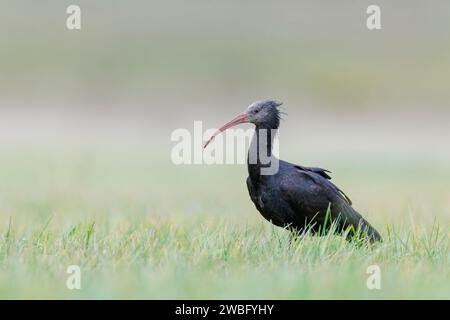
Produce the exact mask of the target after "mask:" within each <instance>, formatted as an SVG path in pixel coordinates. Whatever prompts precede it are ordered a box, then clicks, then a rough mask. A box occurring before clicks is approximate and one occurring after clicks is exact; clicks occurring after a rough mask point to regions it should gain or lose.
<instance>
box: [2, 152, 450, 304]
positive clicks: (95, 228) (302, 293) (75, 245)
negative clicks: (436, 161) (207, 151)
mask: <svg viewBox="0 0 450 320" xmlns="http://www.w3.org/2000/svg"><path fill="white" fill-rule="evenodd" d="M149 157H151V156H150V155H145V154H138V155H111V154H109V155H105V156H98V155H95V154H84V155H75V154H68V155H60V154H56V155H55V154H46V155H42V154H41V155H39V154H12V155H11V154H10V155H7V154H2V156H1V160H2V161H1V175H2V177H3V178H2V181H1V182H0V298H7V299H13V298H157V299H160V298H189V299H191V298H192V299H195V298H204V299H216V298H242V299H250V298H252V299H253V298H261V299H264V298H274V299H310V298H325V299H329V298H343V299H347V298H356V299H370V298H375V299H382V298H387V299H390V298H401V299H403V298H413V299H418V298H441V299H444V298H449V297H450V268H449V263H450V254H449V252H450V250H449V249H450V242H449V233H448V230H449V229H448V222H449V220H448V214H449V212H450V211H449V208H450V206H449V203H448V202H447V199H448V197H447V193H446V192H447V191H445V189H443V188H442V185H441V183H442V184H444V183H445V181H440V180H438V179H437V177H439V176H441V173H442V172H441V171H439V170H440V169H439V168H436V167H435V168H434V170H435V171H436V175H432V176H431V177H430V175H429V174H428V175H427V177H428V179H431V180H430V181H427V180H426V179H425V176H422V177H421V176H420V172H421V170H417V169H418V168H417V167H414V165H413V164H411V167H410V171H408V174H407V175H406V174H405V179H402V178H401V177H402V176H396V177H395V179H392V176H391V175H390V174H389V173H390V171H389V169H383V168H380V167H378V170H379V171H378V172H377V178H378V180H377V179H376V178H375V177H374V178H373V179H370V177H369V178H367V177H366V179H365V180H366V183H367V181H371V184H372V187H374V188H376V187H377V185H378V187H380V188H381V187H382V186H386V185H387V184H389V183H391V184H393V183H394V180H395V183H396V184H397V185H398V186H401V185H403V186H405V188H404V189H403V190H402V189H398V190H399V191H398V192H397V194H396V195H395V197H394V198H396V199H397V201H396V202H395V203H394V202H391V201H392V200H391V199H392V197H393V195H392V194H390V193H389V192H388V191H389V190H390V189H389V188H385V190H387V191H386V192H385V193H384V194H383V193H379V194H377V195H376V197H377V198H378V199H384V202H383V201H379V202H378V203H377V204H373V202H371V201H372V200H373V199H369V196H367V195H366V197H367V198H364V197H360V198H359V199H355V197H353V200H354V202H357V203H359V205H358V206H367V207H368V208H370V209H371V210H372V209H373V210H377V214H370V213H369V214H365V216H368V219H369V220H370V221H371V222H372V224H373V225H375V226H377V227H378V228H379V229H380V231H381V233H382V234H383V237H384V239H385V241H384V242H383V243H381V244H377V245H374V246H362V247H361V246H357V245H355V244H352V243H349V242H347V241H345V240H344V239H343V238H342V237H338V236H333V235H328V236H325V237H312V236H306V237H305V238H304V239H303V240H302V241H296V242H294V243H292V244H291V243H290V238H289V234H288V233H287V232H285V231H284V230H282V229H279V228H276V227H273V226H271V225H270V224H269V223H267V222H266V221H264V220H263V219H262V218H261V217H260V216H259V214H258V213H257V212H256V210H255V209H254V208H253V207H252V205H251V203H250V200H249V199H248V195H247V194H246V190H245V185H244V176H245V169H243V168H242V167H239V166H232V167H225V166H224V167H217V166H215V167H202V166H198V167H173V166H171V165H169V164H163V163H164V162H158V163H156V164H155V161H153V163H152V162H151V161H149V160H150V159H149ZM394 169H395V168H394ZM342 172H344V173H346V174H345V177H344V178H342V179H341V178H340V182H341V183H340V185H341V186H342V185H344V186H348V188H346V191H349V190H348V189H350V192H348V193H351V194H355V193H356V195H360V192H356V191H357V190H356V189H357V188H356V187H355V188H352V180H353V175H352V174H351V172H348V171H346V170H345V168H342ZM380 172H381V173H380ZM412 172H415V175H416V178H417V179H416V181H417V182H418V183H421V185H424V186H428V185H430V184H431V182H434V183H433V184H432V185H434V189H430V188H425V189H423V190H422V191H421V193H422V198H418V197H416V198H415V201H411V202H410V203H409V206H406V207H404V208H403V209H399V210H398V211H395V214H393V210H391V211H387V210H383V211H381V210H382V209H381V208H384V207H385V206H386V205H388V206H390V207H391V208H396V206H395V205H394V204H398V203H400V202H401V201H400V200H402V199H405V198H409V197H411V196H412V195H414V194H413V193H411V194H408V192H409V191H411V190H413V189H408V187H407V185H408V181H410V179H407V178H406V177H409V178H410V177H411V176H410V175H411V173H412ZM383 173H384V175H383ZM389 179H392V180H389ZM214 182H215V183H214ZM397 185H394V186H397ZM211 186H212V187H211ZM391 186H392V185H391ZM369 191H370V189H369V190H367V192H368V193H369ZM372 196H373V195H372ZM437 199H438V200H437ZM356 200H357V201H356ZM382 202H383V203H382ZM391 203H392V205H391ZM418 204H420V206H419V205H418ZM435 209H436V210H438V211H436V214H430V210H432V211H433V212H434V210H435ZM374 264H375V265H378V266H379V267H380V270H381V289H380V290H369V289H367V286H366V281H367V278H368V276H369V275H368V274H367V272H366V271H367V268H368V267H369V266H370V265H374ZM70 265H79V266H80V268H81V272H82V274H81V286H82V288H81V290H68V289H67V287H66V280H67V277H68V276H69V275H68V274H67V273H66V270H67V267H68V266H70Z"/></svg>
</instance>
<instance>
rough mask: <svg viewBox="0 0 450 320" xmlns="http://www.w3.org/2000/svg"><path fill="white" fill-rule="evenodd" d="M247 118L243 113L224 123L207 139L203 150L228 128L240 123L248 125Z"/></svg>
mask: <svg viewBox="0 0 450 320" xmlns="http://www.w3.org/2000/svg"><path fill="white" fill-rule="evenodd" d="M248 122H249V121H248V118H247V114H246V113H243V114H240V115H238V116H237V117H236V118H234V119H233V120H231V121H230V122H228V123H225V124H224V125H223V126H222V127H221V128H220V129H219V130H217V131H216V132H215V133H214V134H213V135H212V136H211V138H209V140H208V141H206V143H205V145H204V146H203V149H204V148H206V147H207V146H208V144H209V143H210V142H211V141H213V140H214V138H215V137H216V136H217V135H219V134H220V133H222V132H224V131H225V130H227V129H228V128H231V127H234V126H237V125H238V124H241V123H248Z"/></svg>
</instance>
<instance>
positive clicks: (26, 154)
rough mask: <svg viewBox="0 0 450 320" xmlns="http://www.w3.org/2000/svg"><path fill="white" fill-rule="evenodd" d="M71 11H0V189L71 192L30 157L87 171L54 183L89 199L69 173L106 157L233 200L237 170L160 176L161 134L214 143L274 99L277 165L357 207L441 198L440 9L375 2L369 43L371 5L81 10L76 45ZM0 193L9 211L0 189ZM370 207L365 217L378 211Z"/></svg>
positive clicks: (444, 81)
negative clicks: (225, 177)
mask: <svg viewBox="0 0 450 320" xmlns="http://www.w3.org/2000/svg"><path fill="white" fill-rule="evenodd" d="M70 4H73V1H57V2H56V1H39V3H38V2H30V1H20V0H19V1H14V2H6V1H4V2H2V4H1V10H0V12H1V13H0V18H1V19H0V34H1V38H2V40H3V45H2V48H1V50H0V70H1V71H0V150H1V155H2V158H3V161H2V162H3V164H2V166H3V170H2V174H3V175H4V176H6V175H7V174H8V172H14V170H16V171H17V172H22V173H24V172H28V175H27V174H24V176H25V177H24V179H30V180H29V181H30V182H31V181H33V182H34V183H39V181H41V183H43V184H45V186H46V188H41V189H40V190H41V192H42V190H47V191H48V192H49V193H50V194H51V192H52V191H51V190H53V191H55V192H56V191H58V190H59V191H60V192H63V193H64V192H65V191H68V189H66V188H68V186H69V185H70V183H71V181H72V179H69V176H67V177H65V178H64V177H59V178H55V181H53V182H52V180H49V175H48V174H47V173H46V174H44V172H46V171H45V170H43V168H42V166H40V165H38V163H39V161H38V160H37V159H34V160H33V157H37V158H39V157H40V158H39V159H40V160H41V161H42V162H44V163H52V161H53V162H54V163H55V164H60V165H62V164H63V163H72V162H73V166H75V167H76V168H78V167H81V168H84V169H79V170H80V171H77V170H75V169H73V168H72V169H73V170H75V171H70V170H69V169H68V168H65V169H61V170H62V171H63V172H71V174H72V175H73V176H74V177H77V179H78V180H79V181H81V182H79V183H80V184H81V186H87V185H89V181H87V180H86V181H85V180H83V177H86V175H83V174H82V172H84V171H83V170H88V169H89V168H90V166H91V165H92V163H93V162H94V160H95V159H99V157H100V155H102V154H103V155H104V158H103V159H104V163H102V165H99V167H102V168H104V167H105V165H106V164H109V165H111V166H114V165H117V166H119V167H121V168H123V170H124V176H129V175H130V173H129V172H128V173H127V171H126V170H127V168H133V167H135V165H136V163H140V164H141V165H142V166H143V168H145V170H150V172H167V175H163V176H162V177H159V178H161V181H158V183H160V184H159V186H164V185H165V186H166V189H170V187H171V186H172V185H171V182H170V179H169V178H168V176H174V177H183V178H180V179H184V178H186V177H190V176H189V174H192V173H191V171H192V170H194V171H195V170H201V171H203V172H206V173H205V175H210V174H213V173H212V172H216V173H217V172H219V173H221V174H228V173H230V172H234V173H235V174H236V177H239V178H241V179H240V180H236V181H232V183H233V184H232V185H234V183H239V182H240V183H241V185H240V186H241V187H242V189H237V190H238V191H239V192H242V191H244V192H245V187H244V184H243V180H244V175H245V167H244V166H238V167H237V168H235V167H234V166H232V167H230V166H213V167H212V168H202V169H198V168H197V169H193V168H186V167H183V166H180V167H176V166H174V165H172V164H171V162H170V150H171V148H172V147H173V146H174V144H175V143H174V142H171V141H170V134H171V132H172V131H173V130H174V129H177V128H187V129H189V130H192V129H193V121H194V120H203V121H204V127H205V128H211V127H218V126H219V125H221V124H222V123H224V121H227V120H229V119H230V118H231V117H232V116H234V115H235V114H237V113H239V112H241V111H242V110H244V109H245V108H246V107H247V105H248V104H250V103H251V102H253V101H255V100H258V99H264V98H274V99H278V100H281V101H283V102H284V106H285V111H286V112H287V113H288V115H287V116H286V117H285V120H284V122H283V123H282V127H281V131H280V154H281V157H282V158H285V159H287V160H290V161H292V162H297V163H302V164H305V165H316V166H322V167H325V168H329V169H330V170H332V171H335V172H336V174H335V177H336V178H337V181H338V182H339V181H341V182H343V183H344V186H345V187H346V189H350V192H349V193H352V194H356V197H358V196H360V197H361V198H363V199H364V198H366V197H367V196H366V197H363V195H362V194H374V193H373V192H372V191H374V190H373V189H375V191H378V189H379V190H383V191H387V192H385V194H386V195H387V196H388V197H389V196H392V197H394V198H396V201H395V202H396V203H401V202H402V201H401V200H404V203H409V204H411V203H410V199H415V200H417V199H418V197H419V198H420V197H423V196H424V195H427V196H428V197H432V196H433V195H434V196H436V195H435V193H434V191H433V193H432V194H431V193H430V194H427V188H426V186H429V185H433V186H434V188H433V190H435V189H437V190H439V192H442V193H444V196H448V192H449V191H448V178H449V171H448V169H449V165H448V163H449V159H450V152H449V149H450V148H449V142H448V141H450V130H449V125H450V106H449V99H450V90H449V80H450V41H449V40H450V19H449V17H450V3H449V2H448V1H433V2H432V3H427V4H425V3H423V2H421V1H396V2H395V3H392V2H391V1H378V2H377V4H378V5H379V6H380V7H381V23H382V29H381V30H376V31H369V30H368V29H367V28H366V18H367V14H366V8H367V6H368V5H369V4H371V2H369V1H339V2H331V1H326V2H322V3H320V4H319V3H318V2H317V1H286V2H284V3H283V4H280V3H276V2H270V1H245V2H244V3H242V2H234V1H227V2H226V3H223V2H217V1H213V2H211V1H195V2H186V1H169V2H167V1H132V2H129V1H127V2H125V1H95V2H93V1H82V0H80V1H76V4H78V5H79V6H80V7H81V30H74V31H69V30H67V28H66V26H65V23H66V18H67V16H68V15H67V14H66V8H67V6H69V5H70ZM58 157H63V158H64V161H62V160H61V159H59V158H58ZM96 157H97V158H96ZM86 159H87V160H86ZM93 159H94V160H93ZM120 159H122V160H123V161H125V162H127V161H131V163H128V162H127V164H128V165H126V164H122V165H121V164H120ZM33 165H34V166H33ZM11 166H12V167H11ZM13 168H15V169H14V170H13ZM160 168H162V169H164V170H167V171H164V170H163V171H160V170H159V169H160ZM53 169H55V166H54V165H49V167H48V170H53ZM92 170H93V169H92ZM143 170H144V169H143ZM93 171H94V172H95V171H96V170H93ZM117 171H118V170H114V172H115V173H116V174H117ZM32 174H34V176H33V175H32ZM86 174H87V175H89V171H87V173H86ZM11 175H12V178H11V179H13V180H14V181H16V180H17V179H16V178H17V176H16V175H14V174H11ZM105 175H107V176H108V173H105ZM32 177H33V178H32ZM70 177H72V176H70ZM72 178H73V177H72ZM377 178H378V179H379V180H380V181H378V183H376V181H377ZM4 181H5V180H4ZM26 181H28V180H24V181H21V182H20V181H19V182H17V184H18V185H17V186H18V190H21V188H22V189H23V188H24V185H23V184H24V183H25V182H26ZM181 181H186V180H181ZM188 181H190V180H189V179H188ZM4 183H5V185H4V186H3V189H4V190H3V191H4V192H3V194H4V197H6V198H7V196H6V195H7V194H9V193H11V185H12V181H10V182H9V183H7V182H4ZM146 183H147V184H149V185H150V184H152V183H155V179H151V181H148V182H146ZM230 183H231V182H230ZM198 185H199V186H198V188H199V192H202V191H204V185H202V184H198ZM363 185H364V188H361V186H363ZM398 185H400V186H401V187H398ZM439 186H442V188H441V187H439ZM148 187H150V186H148ZM365 188H368V189H369V190H367V189H365ZM370 188H373V189H370ZM377 188H378V189H377ZM409 188H410V189H413V190H412V192H411V193H407V192H406V191H405V190H408V189H409ZM123 191H124V190H122V189H120V188H119V189H118V191H117V192H118V193H122V192H123ZM161 192H163V191H161ZM402 192H403V193H404V192H406V195H404V197H403V198H402V197H400V198H399V196H401V195H403V193H402ZM67 193H69V192H67ZM237 196H239V195H238V194H236V197H237ZM38 198H39V197H38ZM368 198H369V200H368V201H369V202H373V203H364V202H363V205H364V207H365V208H366V209H367V210H369V211H376V210H377V209H379V206H380V205H382V204H380V200H379V199H374V198H373V197H368ZM446 199H448V197H446ZM428 200H429V199H428ZM149 201H150V200H149ZM224 201H226V200H224ZM363 201H364V200H363ZM442 201H447V202H446V203H445V206H444V208H445V209H444V211H445V212H446V213H448V212H449V207H448V205H449V204H448V200H442ZM7 202H8V201H7ZM381 202H382V203H385V201H381ZM246 208H247V209H250V208H251V207H250V204H249V206H248V207H246ZM2 211H3V213H5V212H6V213H7V211H8V210H2ZM436 214H437V213H436ZM439 214H442V210H440V213H439Z"/></svg>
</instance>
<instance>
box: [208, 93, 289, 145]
mask: <svg viewBox="0 0 450 320" xmlns="http://www.w3.org/2000/svg"><path fill="white" fill-rule="evenodd" d="M281 104H282V103H281V102H278V101H275V100H262V101H256V102H253V103H252V104H251V105H250V106H249V107H248V108H247V111H246V112H244V113H242V114H240V115H238V116H237V117H235V118H234V119H233V120H231V121H230V122H228V123H226V124H224V125H223V126H222V127H221V128H220V129H219V130H217V132H216V133H214V134H213V135H212V137H211V138H210V139H209V140H208V141H207V142H206V144H205V146H204V148H206V146H207V145H208V144H209V143H210V142H211V141H212V140H213V139H214V138H215V137H216V136H217V135H218V134H220V133H221V132H223V131H225V130H227V129H228V128H231V127H234V126H236V125H238V124H241V123H253V124H254V125H255V126H256V127H259V128H264V129H278V127H279V125H280V110H279V107H280V106H281Z"/></svg>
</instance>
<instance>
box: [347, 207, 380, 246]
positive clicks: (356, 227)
mask: <svg viewBox="0 0 450 320" xmlns="http://www.w3.org/2000/svg"><path fill="white" fill-rule="evenodd" d="M341 215H342V218H343V227H344V229H348V228H349V227H350V228H351V229H352V230H353V232H350V233H349V234H348V237H349V238H352V237H353V236H355V235H357V236H363V237H367V238H368V239H369V240H370V241H371V242H375V241H383V238H382V237H381V235H380V233H379V232H378V231H377V230H376V229H375V228H374V227H372V225H371V224H370V223H369V222H368V221H367V220H366V219H364V218H363V217H362V216H361V215H360V214H359V213H358V212H357V211H356V210H355V209H353V208H352V207H351V206H350V205H344V206H343V208H342V210H341Z"/></svg>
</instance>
